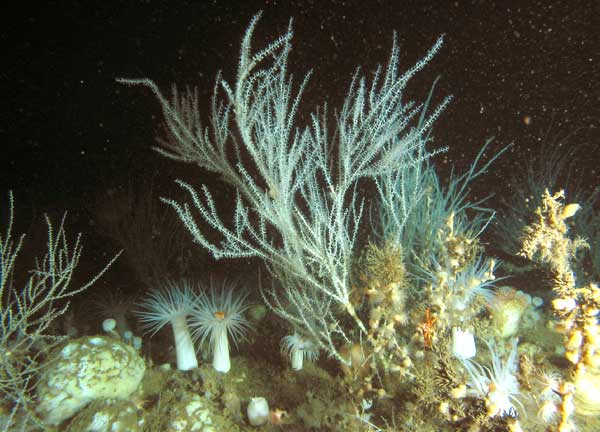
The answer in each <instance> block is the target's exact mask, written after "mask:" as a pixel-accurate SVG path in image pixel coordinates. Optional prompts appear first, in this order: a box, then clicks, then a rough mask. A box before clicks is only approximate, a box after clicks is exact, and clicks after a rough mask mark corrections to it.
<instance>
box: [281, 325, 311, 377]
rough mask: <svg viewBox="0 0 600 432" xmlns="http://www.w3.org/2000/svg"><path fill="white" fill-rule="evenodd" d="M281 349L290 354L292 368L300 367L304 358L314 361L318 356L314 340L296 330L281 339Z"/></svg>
mask: <svg viewBox="0 0 600 432" xmlns="http://www.w3.org/2000/svg"><path fill="white" fill-rule="evenodd" d="M281 350H282V351H283V352H284V353H286V354H287V355H289V356H290V360H291V362H292V369H294V370H301V369H302V366H303V364H304V359H306V360H308V361H315V360H316V359H317V358H318V357H319V348H318V347H317V345H316V344H315V343H314V341H313V340H312V339H311V338H309V337H306V336H302V335H300V334H299V333H297V332H294V334H292V335H288V336H285V337H283V338H282V339H281Z"/></svg>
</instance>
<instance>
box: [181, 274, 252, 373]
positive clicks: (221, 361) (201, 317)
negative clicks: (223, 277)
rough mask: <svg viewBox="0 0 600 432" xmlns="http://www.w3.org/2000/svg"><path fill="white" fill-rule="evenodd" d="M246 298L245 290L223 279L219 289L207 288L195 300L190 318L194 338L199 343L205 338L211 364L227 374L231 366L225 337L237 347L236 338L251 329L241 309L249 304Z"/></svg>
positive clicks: (245, 308)
mask: <svg viewBox="0 0 600 432" xmlns="http://www.w3.org/2000/svg"><path fill="white" fill-rule="evenodd" d="M246 297H247V294H246V293H240V292H236V290H235V287H234V286H232V285H227V283H226V282H223V285H222V286H221V288H220V290H218V291H217V290H216V289H215V288H214V287H211V289H210V292H209V293H208V294H207V293H206V292H201V293H200V294H199V295H198V297H197V300H196V302H195V305H194V313H193V315H192V316H191V320H190V325H191V326H192V327H193V329H194V330H193V332H194V338H195V339H200V340H201V343H205V342H206V341H209V345H210V350H211V351H212V353H213V367H214V368H215V370H216V371H218V372H223V373H227V372H229V370H230V369H231V360H230V358H229V338H231V341H232V342H233V343H234V345H236V346H237V342H238V340H240V339H242V338H244V337H245V335H246V333H247V332H248V330H250V329H251V328H252V326H251V324H250V322H249V321H248V320H246V318H245V317H244V311H246V310H247V309H248V308H249V307H250V304H249V303H247V302H246Z"/></svg>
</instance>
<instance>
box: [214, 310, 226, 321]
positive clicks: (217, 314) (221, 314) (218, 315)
mask: <svg viewBox="0 0 600 432" xmlns="http://www.w3.org/2000/svg"><path fill="white" fill-rule="evenodd" d="M215 318H216V319H219V320H222V319H224V318H225V312H223V311H217V312H215Z"/></svg>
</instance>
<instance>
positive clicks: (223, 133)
mask: <svg viewBox="0 0 600 432" xmlns="http://www.w3.org/2000/svg"><path fill="white" fill-rule="evenodd" d="M258 19H259V15H257V16H255V17H254V18H253V19H252V21H251V22H250V25H249V27H248V30H247V31H246V34H245V36H244V38H243V40H242V47H241V54H240V61H239V63H238V65H239V66H238V73H237V77H236V80H235V82H234V83H228V82H226V81H225V80H223V79H222V78H221V76H220V75H219V76H218V78H217V82H216V85H215V87H214V95H213V98H212V104H211V107H210V109H211V118H210V121H209V123H208V124H209V126H208V127H206V126H205V125H204V124H202V123H201V121H200V118H201V117H200V114H199V109H198V105H199V92H197V91H189V92H187V94H178V93H177V91H175V92H174V94H173V98H172V99H171V100H169V99H167V98H165V97H164V96H163V94H162V93H161V91H160V90H159V88H158V87H157V85H156V84H155V83H154V82H152V81H151V80H148V79H120V80H119V81H120V82H121V83H123V84H127V85H143V86H146V87H148V88H150V89H151V90H152V91H153V93H154V94H155V96H156V97H157V98H158V100H159V102H160V104H161V106H162V110H163V113H164V121H165V126H166V129H167V131H168V132H169V136H168V137H167V139H164V140H162V141H161V147H160V148H159V151H160V152H161V153H162V154H163V155H164V156H166V157H169V158H172V159H176V160H180V161H187V162H194V163H196V164H197V165H199V166H201V167H203V168H204V169H206V170H208V171H211V172H214V173H217V174H219V175H220V176H221V178H222V179H223V180H224V181H225V182H226V183H228V184H229V185H230V186H232V187H233V188H234V189H235V192H236V201H235V212H234V216H233V221H232V222H231V223H227V222H226V221H224V219H223V218H222V215H220V214H219V209H218V207H217V203H216V201H215V199H214V198H213V195H212V194H211V192H210V191H209V189H208V188H207V187H206V186H202V187H201V189H200V190H199V191H196V190H195V189H194V188H193V187H192V186H191V185H190V184H188V183H185V182H183V181H181V180H179V181H178V184H179V185H180V186H181V187H182V188H183V189H184V190H185V191H186V192H187V194H188V197H189V198H188V202H181V201H180V202H177V201H174V200H171V199H164V200H163V201H165V202H166V203H167V204H169V205H170V206H172V207H173V209H174V210H175V211H176V212H177V215H178V216H179V218H180V219H181V221H182V222H183V224H184V225H185V226H186V228H187V229H188V230H189V231H190V233H191V234H192V236H193V237H194V240H195V241H196V242H197V243H199V244H201V245H202V246H203V247H204V248H206V249H207V250H209V251H210V252H211V253H212V254H213V255H214V256H215V257H216V258H220V257H225V258H236V257H250V256H254V257H258V258H260V259H261V260H263V261H265V262H266V263H267V265H268V266H269V269H270V270H271V271H273V272H277V273H278V275H279V273H286V275H285V279H286V284H285V285H284V284H281V285H280V286H279V285H278V286H274V289H272V290H270V292H268V293H265V294H266V295H265V296H264V298H265V299H266V300H267V301H268V303H269V305H270V306H271V308H272V310H273V311H274V312H275V313H277V314H278V315H280V316H281V317H282V318H284V319H285V320H287V321H288V322H289V323H290V324H292V325H294V326H295V327H298V328H300V329H301V330H302V331H303V332H304V333H306V334H308V335H310V336H311V337H313V339H314V340H315V342H316V343H317V344H318V345H319V347H320V348H322V349H324V350H326V351H327V352H328V353H329V354H330V355H331V356H333V357H335V358H336V359H338V360H339V361H340V362H342V363H344V362H345V360H344V359H343V357H342V356H341V355H340V353H339V350H338V349H339V346H340V345H341V344H342V343H346V342H347V339H348V335H349V334H359V333H362V334H363V335H364V336H366V335H367V333H368V331H367V328H366V326H365V324H364V323H363V322H362V321H361V319H360V318H359V317H358V315H357V313H356V310H355V308H354V305H353V304H352V303H351V301H350V290H351V283H350V273H351V271H350V270H351V267H352V265H353V259H354V257H355V255H356V253H357V250H356V240H357V234H358V229H359V227H360V225H361V223H362V222H363V221H362V209H363V196H361V194H362V188H361V187H360V185H359V183H360V182H362V181H364V180H365V179H377V178H379V177H380V176H383V175H385V174H388V173H391V172H395V171H396V170H398V169H399V168H400V167H402V166H410V165H414V164H418V163H420V162H422V161H423V160H424V159H427V158H428V157H430V156H431V154H432V152H430V151H428V150H426V149H425V145H426V143H427V142H428V140H429V133H430V130H431V127H432V125H433V123H434V122H435V121H436V119H437V118H438V117H439V115H440V114H441V113H442V111H443V110H444V109H445V108H446V106H447V105H448V103H449V102H450V97H446V98H443V99H442V100H441V102H440V104H439V105H437V106H435V107H433V108H432V109H431V110H427V109H426V105H428V103H429V102H430V100H429V99H428V100H427V101H426V102H423V103H419V102H413V101H410V100H408V99H407V98H406V95H405V92H404V90H405V89H406V87H407V85H408V83H409V81H410V80H411V79H412V78H413V77H414V76H415V75H416V74H417V73H418V72H419V71H420V70H422V69H423V68H424V67H425V66H426V65H427V64H428V63H429V62H430V60H431V59H432V58H433V57H434V56H435V54H436V53H437V52H438V51H439V50H440V48H441V46H442V42H443V38H442V37H440V38H438V39H437V41H436V42H435V43H434V44H433V46H432V47H431V49H430V50H429V51H428V52H427V53H426V54H425V55H424V56H423V57H422V58H421V59H419V60H418V61H417V62H416V63H415V64H414V65H413V66H412V67H410V68H408V70H406V71H404V72H400V71H399V70H398V69H399V68H398V64H399V47H398V44H397V42H396V38H394V42H393V45H392V50H391V55H390V59H389V62H388V64H387V65H386V66H379V67H378V68H377V69H376V72H375V74H374V78H373V79H372V80H368V79H367V77H366V76H365V75H364V74H362V73H361V72H360V71H357V73H356V74H355V75H354V77H353V79H352V82H351V84H350V86H349V89H348V93H347V96H346V98H345V101H344V103H343V105H342V107H341V109H339V110H338V111H337V115H336V116H335V120H334V122H335V125H334V127H330V121H331V119H329V118H328V113H327V110H325V109H316V110H315V111H314V113H313V114H312V115H309V116H308V118H309V119H310V120H309V124H308V125H307V126H301V125H299V124H298V122H297V113H298V111H299V107H300V102H301V98H302V94H303V91H304V88H305V86H306V85H307V84H308V78H309V76H310V74H306V75H305V77H304V79H301V80H300V82H301V84H300V86H299V88H298V89H297V90H295V89H294V85H293V80H292V79H291V76H290V75H289V73H288V69H287V66H288V57H289V54H290V52H291V48H292V45H291V39H292V35H293V33H292V27H291V22H290V27H289V28H288V30H287V32H285V33H284V34H282V35H281V36H280V37H278V38H276V39H275V40H273V41H272V42H271V43H270V44H268V45H267V46H266V47H265V48H263V49H260V50H254V49H253V47H252V36H253V33H254V29H255V27H256V25H257V22H258ZM222 93H224V95H223V94H222ZM432 105H433V104H432ZM434 152H435V151H434ZM210 228H212V229H213V230H214V231H216V232H217V233H218V234H219V236H220V239H219V240H217V241H213V240H212V239H213V237H212V236H207V234H206V229H210ZM278 280H280V279H278ZM288 281H289V283H287V282H288ZM347 318H350V319H349V320H347ZM346 321H350V323H351V324H350V325H351V326H352V327H353V328H351V329H347V328H346V329H344V328H342V326H340V325H338V323H340V322H346ZM346 327H347V326H346Z"/></svg>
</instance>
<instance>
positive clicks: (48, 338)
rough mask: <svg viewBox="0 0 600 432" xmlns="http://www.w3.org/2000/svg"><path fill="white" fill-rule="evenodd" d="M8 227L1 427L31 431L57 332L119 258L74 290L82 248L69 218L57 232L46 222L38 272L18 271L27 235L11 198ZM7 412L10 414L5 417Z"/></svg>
mask: <svg viewBox="0 0 600 432" xmlns="http://www.w3.org/2000/svg"><path fill="white" fill-rule="evenodd" d="M8 204H9V205H8V212H7V213H8V220H7V225H6V226H5V227H4V229H3V230H2V232H1V233H0V406H2V407H3V408H4V409H3V410H2V411H3V412H2V415H0V428H1V427H2V426H5V427H6V430H16V429H17V425H16V422H17V420H18V419H19V421H20V422H21V424H20V425H19V427H18V429H19V430H21V429H22V430H29V429H30V428H29V427H27V425H28V424H30V423H34V422H37V415H36V414H35V402H34V401H33V400H32V396H31V391H32V390H33V389H34V388H35V386H36V385H37V379H36V375H37V374H38V372H39V371H40V368H41V364H40V358H41V352H42V351H49V350H51V349H52V348H53V347H55V346H56V345H58V344H59V343H60V342H61V341H62V340H63V339H64V337H63V336H60V335H57V334H55V333H54V332H53V331H52V325H53V323H55V320H56V319H57V318H59V317H61V316H62V315H64V314H65V313H66V312H67V310H68V308H69V304H70V301H71V300H72V299H73V297H74V296H76V295H78V294H80V293H82V292H83V291H85V290H86V289H87V288H89V287H90V286H91V285H93V284H94V283H95V282H96V281H97V280H98V279H99V278H100V277H101V276H102V275H103V274H104V272H106V270H107V269H108V268H109V267H110V266H111V264H112V263H113V262H114V261H115V260H116V259H117V257H118V256H119V255H120V253H119V254H117V255H116V256H115V257H114V258H112V259H111V260H110V261H109V262H108V264H107V265H106V266H105V267H104V268H103V269H102V270H101V271H100V272H99V273H97V274H96V275H95V276H94V277H92V279H91V280H89V281H88V282H87V283H85V284H83V285H80V286H74V283H73V276H74V272H75V269H76V268H77V266H78V265H79V260H80V258H81V253H82V249H83V246H82V244H81V235H78V236H77V237H76V238H75V240H74V241H72V242H71V241H68V239H67V234H66V230H65V220H66V214H65V216H63V218H62V219H61V221H60V224H59V225H58V227H57V226H56V225H55V224H54V223H53V222H52V221H51V220H50V218H48V217H46V225H47V233H48V239H47V243H46V246H47V250H46V253H45V255H44V256H43V257H37V258H36V260H35V267H34V268H33V269H31V270H29V271H27V270H28V269H23V270H24V271H20V269H17V268H16V263H17V258H18V256H19V253H20V252H21V248H22V246H23V243H24V240H25V235H24V234H23V235H20V236H17V237H16V238H15V237H14V234H13V224H14V200H13V195H12V193H9V195H8ZM5 411H8V412H5Z"/></svg>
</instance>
